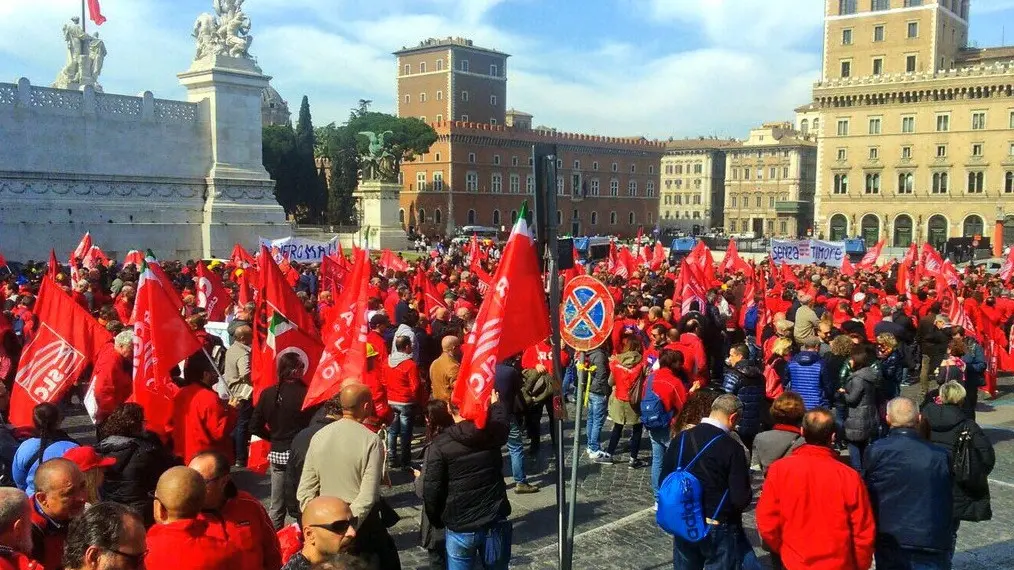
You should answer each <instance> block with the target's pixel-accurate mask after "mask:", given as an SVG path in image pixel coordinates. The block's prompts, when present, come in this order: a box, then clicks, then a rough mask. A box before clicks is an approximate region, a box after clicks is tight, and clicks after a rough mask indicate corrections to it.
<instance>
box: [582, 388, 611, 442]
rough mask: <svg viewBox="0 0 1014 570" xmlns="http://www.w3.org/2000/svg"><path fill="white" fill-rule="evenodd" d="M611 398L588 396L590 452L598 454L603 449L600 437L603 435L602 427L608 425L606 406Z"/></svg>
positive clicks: (598, 395)
mask: <svg viewBox="0 0 1014 570" xmlns="http://www.w3.org/2000/svg"><path fill="white" fill-rule="evenodd" d="M608 401H609V396H603V395H601V394H592V393H589V394H588V426H587V429H588V451H591V452H596V451H599V450H601V449H602V445H601V444H600V443H599V437H600V436H601V434H602V426H604V425H606V404H607V402H608Z"/></svg>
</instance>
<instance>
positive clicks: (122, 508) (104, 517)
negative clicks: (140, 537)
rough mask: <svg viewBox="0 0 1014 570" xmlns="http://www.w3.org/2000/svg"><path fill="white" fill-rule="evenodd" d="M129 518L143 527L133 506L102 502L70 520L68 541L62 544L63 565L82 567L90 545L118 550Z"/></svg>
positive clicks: (142, 521)
mask: <svg viewBox="0 0 1014 570" xmlns="http://www.w3.org/2000/svg"><path fill="white" fill-rule="evenodd" d="M128 518H132V519H134V521H135V522H137V524H139V525H141V526H142V527H143V526H144V520H142V519H141V515H139V514H138V513H137V511H135V510H134V509H132V508H130V507H128V506H126V505H121V504H119V503H113V502H111V501H104V502H101V503H99V504H97V505H94V506H92V507H91V508H90V509H88V510H86V511H85V512H84V514H82V515H81V516H79V517H78V518H76V519H74V520H72V521H70V528H69V529H68V530H67V541H66V544H65V545H64V547H63V566H64V568H81V567H82V566H83V565H84V557H85V552H87V551H88V548H89V547H91V546H95V547H98V548H99V549H101V550H105V551H107V552H109V551H113V550H119V549H120V541H121V540H123V535H124V534H126V530H127V519H128Z"/></svg>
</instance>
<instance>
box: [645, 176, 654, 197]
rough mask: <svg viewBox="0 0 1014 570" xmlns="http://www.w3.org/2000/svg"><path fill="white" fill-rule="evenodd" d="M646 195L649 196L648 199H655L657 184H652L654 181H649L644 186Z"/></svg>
mask: <svg viewBox="0 0 1014 570" xmlns="http://www.w3.org/2000/svg"><path fill="white" fill-rule="evenodd" d="M644 195H645V196H647V197H648V198H654V197H655V183H654V182H652V181H650V180H649V181H648V182H647V183H646V184H645V185H644Z"/></svg>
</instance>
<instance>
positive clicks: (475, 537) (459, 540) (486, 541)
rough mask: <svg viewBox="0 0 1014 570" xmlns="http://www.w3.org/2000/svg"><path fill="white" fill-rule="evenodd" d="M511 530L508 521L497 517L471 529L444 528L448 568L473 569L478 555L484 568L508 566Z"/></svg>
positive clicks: (498, 569)
mask: <svg viewBox="0 0 1014 570" xmlns="http://www.w3.org/2000/svg"><path fill="white" fill-rule="evenodd" d="M512 534H513V527H512V526H511V522H510V521H498V522H495V523H493V524H491V525H489V526H488V527H486V528H484V529H481V530H477V531H474V532H455V531H453V530H451V529H447V531H446V536H447V570H472V567H473V566H474V565H475V561H476V560H477V559H478V560H479V562H480V563H481V565H482V567H483V569H484V570H507V568H508V565H509V564H510V561H511V535H512Z"/></svg>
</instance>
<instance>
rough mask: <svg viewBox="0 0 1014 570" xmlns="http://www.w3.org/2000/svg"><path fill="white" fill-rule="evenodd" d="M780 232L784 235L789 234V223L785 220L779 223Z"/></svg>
mask: <svg viewBox="0 0 1014 570" xmlns="http://www.w3.org/2000/svg"><path fill="white" fill-rule="evenodd" d="M778 231H780V232H782V235H785V234H787V233H789V222H787V221H785V220H782V221H780V222H778Z"/></svg>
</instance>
